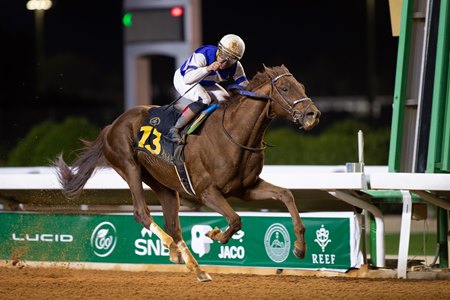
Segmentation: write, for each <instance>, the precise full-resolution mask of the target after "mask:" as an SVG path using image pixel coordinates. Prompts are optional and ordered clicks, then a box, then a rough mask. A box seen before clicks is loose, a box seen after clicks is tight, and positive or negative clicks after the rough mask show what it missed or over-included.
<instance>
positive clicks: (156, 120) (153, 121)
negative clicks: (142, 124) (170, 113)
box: [148, 117, 161, 127]
mask: <svg viewBox="0 0 450 300" xmlns="http://www.w3.org/2000/svg"><path fill="white" fill-rule="evenodd" d="M148 123H149V124H150V125H152V126H153V127H154V126H157V125H159V123H161V119H160V118H158V117H154V118H151V119H150V121H149V122H148Z"/></svg>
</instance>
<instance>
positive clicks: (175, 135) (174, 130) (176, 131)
mask: <svg viewBox="0 0 450 300" xmlns="http://www.w3.org/2000/svg"><path fill="white" fill-rule="evenodd" d="M195 115H196V113H194V112H193V111H192V110H190V109H189V106H188V107H186V108H185V109H184V110H183V112H182V113H181V116H180V117H179V118H178V120H177V122H176V123H175V125H174V126H173V127H171V128H170V129H169V132H168V133H167V139H169V140H170V141H172V142H174V143H177V144H181V142H182V140H181V136H180V129H181V128H183V127H184V126H186V124H187V123H189V121H190V120H192V118H193V117H195Z"/></svg>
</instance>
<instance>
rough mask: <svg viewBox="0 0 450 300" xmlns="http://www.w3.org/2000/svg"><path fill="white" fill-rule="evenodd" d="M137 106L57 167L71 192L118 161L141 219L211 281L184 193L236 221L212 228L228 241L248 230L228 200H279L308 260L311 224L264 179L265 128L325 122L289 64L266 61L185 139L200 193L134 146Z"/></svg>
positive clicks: (174, 254) (143, 111) (178, 258)
mask: <svg viewBox="0 0 450 300" xmlns="http://www.w3.org/2000/svg"><path fill="white" fill-rule="evenodd" d="M152 107H154V106H137V107H134V108H131V109H130V110H128V111H126V112H124V113H123V114H122V115H120V116H119V117H118V118H117V119H116V120H115V121H114V122H113V123H112V124H110V125H108V126H106V127H105V128H104V129H103V130H102V131H101V132H100V134H99V135H98V137H97V138H96V139H95V140H94V141H84V144H85V147H84V148H83V151H82V152H81V153H80V154H79V155H78V157H77V158H76V160H75V162H74V163H73V165H72V168H70V167H69V166H68V165H67V164H66V163H65V162H64V160H63V158H62V154H61V155H60V156H59V157H58V158H57V159H55V161H54V162H53V165H54V166H55V167H56V169H57V173H58V178H59V181H60V183H61V186H62V188H63V192H64V194H65V195H66V196H67V197H69V198H73V197H77V196H79V195H80V194H81V191H82V189H83V187H84V185H85V183H86V182H87V180H88V179H89V178H90V177H91V175H92V174H93V172H94V171H95V169H96V168H97V167H101V166H110V167H112V168H113V169H114V170H115V171H116V172H117V173H118V174H119V175H120V176H121V177H122V178H123V179H124V180H125V181H126V182H127V183H128V186H129V188H130V191H131V195H132V200H133V213H134V218H135V220H136V221H137V222H138V223H140V224H142V226H144V227H145V228H147V229H149V230H151V231H152V232H153V233H155V234H156V235H157V236H158V237H159V238H160V239H161V241H162V243H163V245H164V246H165V247H167V248H169V258H170V260H171V261H172V262H174V263H183V262H184V263H185V264H186V266H187V268H188V269H189V270H190V271H193V272H195V273H196V276H197V279H198V280H199V281H210V280H211V277H210V276H209V274H208V273H207V272H205V271H203V270H202V269H201V267H200V266H199V265H198V263H197V261H196V260H195V258H194V257H193V255H192V254H191V252H190V250H189V249H188V247H187V245H186V243H185V241H184V240H183V237H182V234H181V228H180V222H179V218H178V213H179V207H180V196H181V197H183V198H184V199H192V200H193V201H198V202H199V203H200V204H202V205H206V206H207V207H209V208H211V209H213V210H214V211H216V212H218V213H220V214H221V215H223V216H224V217H225V218H226V219H227V222H228V225H229V226H228V228H227V229H226V230H224V231H222V230H220V229H218V228H214V229H213V230H211V231H210V232H208V233H207V236H208V237H209V238H211V239H212V240H216V241H218V242H220V243H222V244H225V243H227V242H228V240H229V239H230V238H231V237H232V236H233V235H234V234H235V233H236V232H237V231H239V230H240V229H241V226H242V224H241V218H240V217H239V215H238V214H237V213H236V212H235V211H234V210H233V208H232V207H231V205H230V204H229V203H228V202H227V198H229V197H236V198H240V199H242V200H244V201H254V200H267V199H273V200H279V201H282V202H283V203H284V204H285V205H286V207H287V209H288V211H289V213H290V215H291V216H292V220H293V226H294V232H295V235H296V238H297V240H296V241H295V243H294V247H293V253H294V255H295V256H296V257H298V258H304V256H305V252H306V243H305V238H304V233H305V226H304V225H303V222H302V220H301V218H300V215H299V211H298V209H297V207H296V204H295V201H294V197H293V195H292V193H291V192H290V191H289V190H288V189H286V188H282V187H279V186H275V185H273V184H270V183H268V182H266V181H264V180H263V179H261V178H260V177H259V175H260V173H261V171H262V168H263V164H264V147H265V144H264V142H263V138H264V133H265V131H266V129H267V127H268V126H269V124H270V122H271V120H272V119H273V118H275V117H280V118H284V119H288V120H291V121H293V122H294V123H295V124H296V125H298V126H299V127H300V128H304V129H305V130H310V129H312V128H313V127H315V126H316V125H317V124H318V123H319V117H320V111H319V110H318V109H317V107H316V106H315V104H314V103H313V101H312V100H311V99H310V98H309V97H308V96H306V93H305V88H304V86H303V85H302V84H301V83H299V82H298V81H297V80H296V79H295V78H294V76H293V75H292V74H291V73H290V72H289V70H288V69H287V68H286V67H285V66H284V65H281V66H276V67H271V68H270V67H266V66H264V71H263V72H257V74H256V75H255V76H254V77H253V78H252V79H251V80H250V83H249V85H248V87H247V88H246V89H245V90H244V91H243V92H242V93H237V94H232V96H230V99H228V101H225V102H224V103H222V105H221V106H220V107H219V108H218V109H217V110H216V111H215V112H213V113H212V114H211V115H210V116H209V118H208V119H207V120H206V121H205V123H204V124H202V125H201V127H200V134H196V135H193V134H191V135H189V136H188V137H187V138H186V144H185V145H184V159H185V164H186V168H187V170H188V171H189V175H190V179H191V183H192V186H193V189H194V191H195V195H194V196H192V195H189V194H188V193H186V191H185V190H184V189H183V187H182V185H181V183H180V181H179V179H178V177H177V173H176V170H175V168H174V166H173V165H172V164H170V163H168V162H166V161H164V160H161V159H160V158H158V157H156V156H154V155H151V154H147V153H145V152H142V151H136V150H135V149H134V148H133V144H134V141H136V139H137V133H138V131H139V128H140V126H141V125H142V123H143V121H144V119H145V118H146V117H147V116H148V114H149V112H148V111H149V109H151V108H152ZM142 182H144V183H145V184H147V185H148V186H149V187H150V188H151V189H152V190H153V192H154V193H155V194H156V196H157V198H158V200H159V201H160V203H161V207H162V210H163V215H164V229H165V231H164V230H162V228H160V227H159V226H158V225H157V224H156V223H155V222H154V219H153V217H152V216H151V213H150V210H149V208H148V207H147V205H146V202H145V199H144V190H143V186H142Z"/></svg>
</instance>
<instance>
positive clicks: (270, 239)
mask: <svg viewBox="0 0 450 300" xmlns="http://www.w3.org/2000/svg"><path fill="white" fill-rule="evenodd" d="M264 248H266V253H267V255H268V256H269V258H270V259H271V260H272V261H274V262H276V263H281V262H283V261H285V260H286V259H287V258H288V256H289V249H290V248H291V238H290V237H289V232H288V231H287V229H286V227H284V226H283V225H282V224H280V223H275V224H272V225H270V227H269V228H268V229H267V231H266V235H265V236H264Z"/></svg>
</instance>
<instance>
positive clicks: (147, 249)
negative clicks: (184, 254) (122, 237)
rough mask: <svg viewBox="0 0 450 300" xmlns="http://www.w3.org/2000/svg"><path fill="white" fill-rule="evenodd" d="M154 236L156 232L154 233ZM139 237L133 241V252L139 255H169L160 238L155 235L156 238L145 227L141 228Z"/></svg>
mask: <svg viewBox="0 0 450 300" xmlns="http://www.w3.org/2000/svg"><path fill="white" fill-rule="evenodd" d="M155 236H156V234H155ZM141 237H142V238H141V239H137V240H135V241H134V247H135V249H134V253H135V254H136V255H139V256H144V255H148V256H153V255H154V256H169V249H168V248H165V247H164V246H163V245H162V242H161V240H160V239H159V238H158V237H157V236H156V239H155V238H154V236H153V232H151V231H150V230H149V229H147V228H142V230H141Z"/></svg>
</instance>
